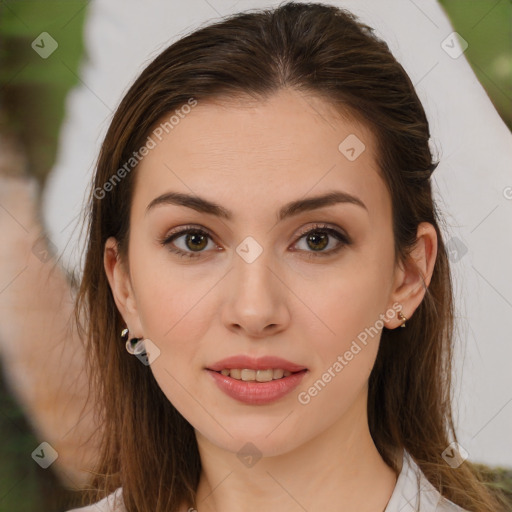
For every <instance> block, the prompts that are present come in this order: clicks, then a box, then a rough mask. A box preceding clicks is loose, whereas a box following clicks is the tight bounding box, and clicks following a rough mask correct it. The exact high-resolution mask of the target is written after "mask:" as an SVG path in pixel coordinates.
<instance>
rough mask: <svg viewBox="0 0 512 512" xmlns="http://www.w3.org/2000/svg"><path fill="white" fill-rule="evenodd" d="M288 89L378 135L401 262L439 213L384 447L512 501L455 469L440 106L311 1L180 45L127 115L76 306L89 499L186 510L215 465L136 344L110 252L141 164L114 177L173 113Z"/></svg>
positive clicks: (371, 399)
mask: <svg viewBox="0 0 512 512" xmlns="http://www.w3.org/2000/svg"><path fill="white" fill-rule="evenodd" d="M282 88H291V89H295V90H300V91H303V92H307V93H310V94H314V95H316V96H318V97H320V98H323V99H324V100H325V101H326V102H327V103H328V104H330V105H332V108H333V111H337V112H341V113H344V114H348V115H351V116H353V117H354V118H355V119H357V120H359V121H361V122H362V123H364V124H365V126H367V127H368V128H369V129H370V130H371V132H372V133H373V134H374V136H375V138H376V141H377V164H378V167H379V171H380V172H381V174H382V177H383V178H384V181H385V183H386V186H387V190H388V191H389V193H390V196H391V200H392V224H393V235H394V246H395V255H396V262H397V263H399V262H404V261H405V260H406V258H407V256H408V255H409V253H410V249H411V248H412V246H413V245H414V243H415V242H416V232H417V227H418V225H419V223H421V222H430V223H431V224H432V225H433V226H434V227H435V230H436V233H437V237H438V252H437V260H436V263H435V267H434V271H433V275H432V279H431V282H430V285H429V287H428V289H427V290H426V293H425V296H424V299H423V301H422V302H421V304H420V305H419V307H418V308H417V310H416V311H415V314H414V315H413V316H412V318H411V319H409V320H408V321H407V329H393V330H388V329H386V328H384V329H383V332H382V337H381V342H380V347H379V351H378V354H377V359H376V362H375V366H374V368H373V371H372V373H371V375H370V379H369V395H368V420H369V426H370V432H371V435H372V437H373V440H374V442H375V444H376V446H377V449H378V450H379V452H380V454H381V456H382V458H383V459H384V461H385V462H386V463H387V464H388V465H389V466H391V467H393V468H394V469H395V471H398V468H397V467H396V463H395V461H394V459H393V456H392V453H393V451H394V450H396V449H397V448H405V449H406V450H408V452H409V453H410V454H411V455H412V457H413V458H414V460H415V461H416V462H417V463H418V465H419V466H420V468H421V469H422V470H423V472H424V474H425V475H426V477H427V478H428V480H430V482H431V483H432V484H433V485H434V486H435V487H436V488H437V489H438V490H439V492H440V493H441V494H442V495H443V496H445V497H447V498H448V499H450V500H452V501H453V502H455V503H456V504H458V505H460V506H461V507H463V508H465V509H467V510H470V511H473V512H490V511H491V510H492V511H497V510H501V508H502V507H503V509H504V501H502V499H501V498H500V497H499V496H498V495H497V494H496V493H493V492H491V490H490V489H489V488H488V487H487V486H486V484H485V483H484V482H483V479H482V477H481V476H480V474H479V473H478V471H477V469H476V467H475V466H474V465H473V464H472V463H470V462H469V461H467V460H466V461H465V462H464V463H462V465H460V466H459V467H458V468H456V469H453V468H451V467H450V466H449V465H448V464H447V463H446V462H445V460H444V459H443V458H442V454H443V451H444V450H445V449H446V448H447V447H448V445H449V444H450V443H451V442H452V441H457V437H456V433H455V428H454V422H453V417H452V405H451V395H452V390H451V387H452V383H451V371H452V370H451V367H452V350H453V349H452V339H453V328H454V325H453V324H454V311H453V309H454V307H453V297H452V278H451V274H450V268H449V261H448V258H447V252H446V248H445V245H444V242H443V238H442V234H441V230H440V223H441V222H442V220H441V219H440V216H439V214H438V211H437V209H436V206H435V203H434V201H433V197H432V190H431V182H430V174H431V171H432V168H433V166H435V162H433V155H432V154H431V151H430V148H429V138H430V133H429V125H428V121H427V118H426V115H425V112H424V109H423V107H422V105H421V102H420V100H419V98H418V96H417V94H416V92H415V90H414V87H413V84H412V83H411V80H410V78H409V77H408V75H407V73H406V72H405V71H404V69H403V67H402V66H401V65H400V64H399V63H398V62H397V61H396V60H395V58H394V57H393V55H392V54H391V52H390V50H389V48H388V46H387V44H386V43H385V42H383V41H382V40H380V39H379V38H377V37H376V36H375V34H374V31H373V29H372V28H370V27H368V26H366V25H365V24H363V23H361V22H359V21H358V19H357V18H356V17H355V16H354V15H352V14H351V13H349V12H347V11H345V10H342V9H339V8H336V7H334V6H329V5H324V4H314V3H312V4H302V3H295V2H289V3H286V4H283V5H280V6H279V7H277V8H275V9H266V10H253V11H246V12H243V13H240V14H236V15H233V16H230V17H228V18H224V19H222V20H221V21H218V22H216V23H214V24H210V25H206V26H202V27H200V28H199V29H197V30H196V31H194V32H192V33H190V34H189V35H187V36H185V37H183V38H181V39H180V40H178V41H176V42H175V43H173V44H172V45H170V46H169V47H168V48H167V49H165V50H164V51H163V52H162V53H161V54H160V55H159V56H157V57H156V58H155V59H154V60H153V61H152V62H151V63H150V64H149V65H148V66H147V68H146V69H145V70H144V71H143V72H142V73H141V74H140V76H139V77H138V78H137V80H136V81H135V82H134V83H133V85H132V86H131V88H130V89H129V91H128V92H127V93H126V95H125V96H124V98H123V100H122V102H121V103H120V105H119V107H118V109H117V111H116V112H115V114H114V116H113V119H112V122H111V124H110V127H109V129H108V132H107V135H106V137H105V140H104V142H103V145H102V148H101V152H100V155H99V158H98V163H97V168H96V173H95V176H94V180H93V181H94V182H93V184H92V187H91V191H90V197H89V206H88V210H87V215H88V218H87V221H88V226H87V230H88V242H87V251H86V255H85V265H84V272H83V277H82V281H81V284H80V287H79V291H78V295H77V299H76V308H75V316H76V320H77V322H78V324H79V328H80V334H81V336H82V339H83V341H84V343H85V345H86V351H87V361H88V369H89V372H90V394H91V396H92V397H94V401H95V404H97V411H96V419H97V425H98V435H100V436H101V439H102V448H101V454H100V460H99V464H98V467H97V468H95V470H94V475H95V476H94V478H93V481H92V488H93V492H91V493H90V494H89V495H88V497H87V499H88V500H89V501H94V500H97V499H100V498H102V497H104V496H106V495H107V494H109V493H111V492H113V491H114V490H115V489H116V488H117V487H120V486H122V488H123V497H124V501H125V505H126V508H127V510H128V511H130V512H132V511H138V512H158V511H164V510H166V511H171V512H175V511H177V510H178V507H179V506H180V504H181V503H183V502H187V503H191V504H194V505H195V503H196V501H195V496H196V490H197V486H198V482H199V475H200V471H201V461H200V457H199V452H198V448H197V444H196V440H195V436H194V431H193V428H192V426H191V425H190V424H189V423H188V422H187V421H186V420H185V419H184V418H183V417H182V415H181V414H180V413H179V412H178V411H177V410H176V409H175V408H174V406H173V405H172V403H170V402H169V400H168V399H167V397H166V396H165V395H164V393H163V392H162V390H161V389H160V388H159V386H158V384H157V382H156V380H155V379H154V377H153V375H152V373H151V372H150V371H148V369H147V367H145V366H144V365H142V364H140V362H139V361H138V360H137V359H136V358H134V357H128V356H127V354H126V351H125V349H124V344H123V343H122V342H121V340H120V333H121V330H122V329H123V327H124V322H123V318H122V317H121V315H120V313H119V312H118V310H117V308H116V305H115V302H114V299H113V296H112V292H111V289H110V287H109V283H108V280H107V276H106V273H105V270H104V267H103V251H104V246H105V241H106V240H107V238H108V237H110V236H114V237H115V238H116V239H117V241H118V243H119V256H120V258H121V260H122V261H124V262H127V246H128V237H129V232H130V226H129V218H130V216H129V212H130V204H131V201H132V197H133V188H134V183H135V182H134V179H135V176H136V173H137V167H136V165H135V166H134V168H133V170H130V172H126V173H124V174H123V178H122V179H119V180H117V181H116V182H115V183H113V182H112V178H113V176H114V175H115V174H116V172H117V170H118V169H121V168H123V165H124V166H125V167H124V168H125V170H126V162H129V161H130V159H131V158H133V153H134V152H136V151H137V150H138V149H139V148H141V147H142V146H143V145H144V144H145V143H146V141H147V138H148V136H149V134H150V133H151V130H152V129H153V127H154V126H155V123H157V122H158V121H159V120H161V119H162V117H163V116H164V115H167V116H169V115H171V114H172V113H173V112H174V111H176V110H177V109H179V108H181V107H183V106H184V105H187V104H190V103H191V101H192V102H193V101H197V102H200V101H201V100H206V99H208V98H221V97H224V98H227V97H234V96H236V95H239V96H244V95H245V96H247V95H248V96H251V97H253V98H256V99H265V98H268V97H270V96H271V95H273V94H275V93H276V92H278V91H279V90H281V89H282ZM132 163H133V162H132ZM118 177H119V175H118ZM109 180H110V181H109ZM107 182H110V183H111V186H110V187H108V189H107V187H105V184H106V183H107ZM155 471H156V474H155ZM149 475H151V476H149ZM141 482H143V483H144V484H143V485H141Z"/></svg>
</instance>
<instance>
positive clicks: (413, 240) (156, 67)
mask: <svg viewBox="0 0 512 512" xmlns="http://www.w3.org/2000/svg"><path fill="white" fill-rule="evenodd" d="M429 137H430V134H429V127H428V122H427V119H426V117H425V113H424V110H423V108H422V106H421V103H420V101H419V99H418V97H417V95H416V93H415V91H414V88H413V86H412V84H411V81H410V80H409V78H408V76H407V74H406V73H405V71H404V70H403V68H402V67H401V66H400V65H399V64H398V63H397V62H396V60H395V59H394V58H393V56H392V55H391V53H390V52H389V50H388V47H387V45H386V44H385V43H384V42H382V41H380V40H379V39H377V38H376V37H375V36H374V35H373V33H372V30H371V29H370V28H369V27H367V26H365V25H363V24H361V23H359V22H358V21H357V20H356V18H355V17H353V16H352V15H351V14H349V13H348V12H346V11H343V10H340V9H336V8H335V7H331V6H327V5H322V4H295V3H288V4H285V5H282V6H280V7H279V8H277V9H275V10H267V11H258V12H251V13H241V14H239V15H237V16H233V17H231V18H228V19H225V20H223V21H220V22H218V23H216V24H214V25H210V26H207V27H203V28H202V29H200V30H197V31H195V32H194V33H192V34H190V35H188V36H186V37H184V38H182V39H181V40H179V41H177V42H176V43H174V44H173V45H171V46H170V47H169V48H168V49H166V50H165V51H164V52H163V53H162V54H161V55H159V56H158V57H157V58H156V59H155V60H154V61H153V62H152V63H151V64H150V65H149V66H148V67H147V68H146V70H144V72H143V73H142V74H141V76H140V77H139V78H138V79H137V80H136V82H135V83H134V85H133V86H132V87H131V88H130V90H129V91H128V93H127V94H126V96H125V97H124V99H123V101H122V102H121V104H120V106H119V108H118V110H117V112H116V114H115V115H114V118H113V120H112V123H111V126H110V128H109V131H108V133H107V136H106V138H105V141H104V144H103V147H102V151H101V154H100V157H99V161H98V166H97V171H96V176H95V179H94V184H93V187H92V190H91V198H90V208H91V210H90V225H89V234H88V236H89V238H88V248H87V254H86V261H85V269H84V274H83V281H82V283H81V289H80V293H79V296H78V299H77V305H76V317H77V320H78V321H80V319H83V318H86V319H87V322H86V323H85V324H84V325H82V334H83V335H84V338H85V339H87V340H88V345H87V350H88V356H89V361H90V367H91V370H92V376H91V384H92V387H91V389H92V388H94V390H95V392H97V393H98V395H97V397H98V398H97V400H98V404H99V407H98V418H97V419H98V425H99V426H101V435H102V436H103V438H102V454H101V462H100V464H99V467H98V468H97V472H96V473H95V479H94V487H95V490H96V491H93V492H91V494H90V496H89V498H88V499H89V502H92V501H96V500H98V499H101V501H100V502H98V503H96V504H95V505H93V506H91V507H90V508H86V509H83V510H84V511H85V510H114V507H116V508H115V509H116V510H128V511H160V510H162V511H163V510H166V511H167V510H168V511H186V510H194V509H195V510H197V511H199V512H208V511H214V510H223V511H226V512H229V511H231V510H245V511H251V510H261V509H262V508H263V507H268V506H272V507H274V508H278V509H279V510H282V511H292V510H308V511H310V512H313V511H316V510H354V511H355V510H357V511H359V512H381V511H385V512H397V511H399V510H402V511H403V510H420V511H422V512H429V511H434V510H437V511H440V510H441V511H447V512H448V511H460V510H468V511H469V510H470V511H482V512H483V511H490V510H500V509H503V510H504V505H503V502H502V499H501V498H500V497H497V496H494V495H492V494H491V492H490V491H489V490H487V489H486V487H485V486H484V485H483V484H482V483H481V481H480V477H479V475H478V474H477V473H476V470H475V469H474V468H473V466H472V465H471V464H470V463H469V462H468V461H464V460H463V459H464V452H463V450H462V449H461V450H460V451H459V448H458V445H457V444H456V441H457V439H456V434H455V430H454V425H453V420H452V415H451V402H450V376H451V354H452V345H451V343H452V328H453V304H452V289H451V279H450V270H449V266H448V260H447V256H446V251H445V246H444V244H443V240H442V236H441V231H440V227H439V222H440V220H439V214H438V212H437V210H436V208H435V204H434V203H433V199H432V191H431V185H430V176H431V173H432V171H433V169H434V168H435V164H433V162H432V160H433V159H432V154H431V152H430V149H429ZM454 443H455V444H454Z"/></svg>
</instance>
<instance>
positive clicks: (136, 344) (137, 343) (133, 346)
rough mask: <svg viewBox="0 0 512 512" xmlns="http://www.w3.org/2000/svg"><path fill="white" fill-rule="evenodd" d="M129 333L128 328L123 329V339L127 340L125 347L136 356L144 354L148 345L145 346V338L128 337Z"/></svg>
mask: <svg viewBox="0 0 512 512" xmlns="http://www.w3.org/2000/svg"><path fill="white" fill-rule="evenodd" d="M128 334H129V331H128V328H126V329H123V331H122V332H121V339H122V340H123V341H126V344H125V347H126V350H127V352H128V353H130V354H132V355H135V356H136V355H139V354H143V353H144V352H145V351H146V347H145V346H144V338H131V339H128Z"/></svg>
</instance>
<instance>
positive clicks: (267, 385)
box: [206, 370, 307, 405]
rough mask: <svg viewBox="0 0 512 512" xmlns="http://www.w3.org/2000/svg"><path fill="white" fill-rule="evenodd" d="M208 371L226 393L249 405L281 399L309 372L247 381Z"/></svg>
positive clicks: (303, 371)
mask: <svg viewBox="0 0 512 512" xmlns="http://www.w3.org/2000/svg"><path fill="white" fill-rule="evenodd" d="M206 371H207V372H208V373H209V374H210V375H211V376H212V377H213V379H215V382H216V383H217V386H219V388H220V389H221V390H222V391H224V393H226V395H228V396H230V397H231V398H234V399H235V400H238V401H239V402H243V403H245V404H249V405H263V404H269V403H271V402H275V401H276V400H279V399H280V398H282V397H283V396H285V395H287V394H288V393H290V392H291V391H293V390H294V389H295V388H296V387H297V386H298V385H299V383H300V381H301V380H302V378H303V377H304V375H305V374H306V372H307V370H302V371H300V372H297V373H292V374H291V375H288V377H282V378H281V379H276V380H271V381H270V382H245V381H243V380H237V379H233V378H231V377H227V376H226V375H222V374H221V373H218V372H214V371H213V370H206Z"/></svg>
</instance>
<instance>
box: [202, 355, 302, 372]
mask: <svg viewBox="0 0 512 512" xmlns="http://www.w3.org/2000/svg"><path fill="white" fill-rule="evenodd" d="M224 368H227V369H230V370H231V369H232V368H239V369H241V370H243V369H248V370H268V369H269V368H274V369H275V368H281V369H283V370H288V371H289V372H300V371H302V370H307V368H306V367H305V366H301V365H298V364H295V363H291V362H290V361H287V360H286V359H281V358H280V357H275V356H263V357H249V356H246V355H237V356H232V357H227V358H226V359H222V360H221V361H217V362H216V363H214V364H212V365H209V366H207V368H206V369H207V370H213V371H215V372H220V371H221V370H223V369H224Z"/></svg>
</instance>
